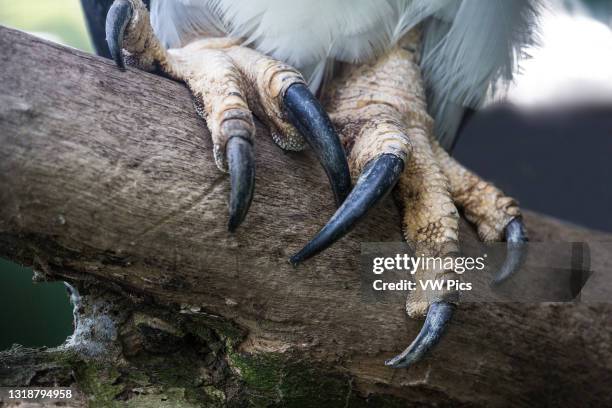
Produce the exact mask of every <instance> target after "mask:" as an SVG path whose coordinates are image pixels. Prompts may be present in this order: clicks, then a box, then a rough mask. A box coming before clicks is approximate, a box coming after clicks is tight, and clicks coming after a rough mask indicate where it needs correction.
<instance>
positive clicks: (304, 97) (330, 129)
mask: <svg viewBox="0 0 612 408" xmlns="http://www.w3.org/2000/svg"><path fill="white" fill-rule="evenodd" d="M283 102H284V105H285V109H286V111H287V112H288V113H289V117H290V119H291V122H292V123H293V124H294V126H295V127H296V128H297V129H298V130H299V131H300V133H301V134H302V136H304V139H306V141H307V142H308V144H309V145H310V147H311V148H312V150H313V151H314V152H315V154H316V156H317V159H318V160H319V162H320V163H321V165H322V166H323V168H324V169H325V172H326V173H327V177H328V178H329V181H330V184H331V187H332V190H333V193H334V198H335V200H336V205H337V206H340V204H341V203H342V202H343V201H344V199H345V198H346V197H347V196H348V195H349V192H350V191H351V174H350V172H349V167H348V162H347V160H346V154H345V153H344V148H343V147H342V143H341V142H340V138H339V137H338V135H337V134H336V131H335V129H334V126H333V125H332V123H331V120H330V119H329V116H328V115H327V113H326V112H325V110H324V109H323V107H322V106H321V104H320V103H319V101H318V100H317V98H316V97H315V96H314V95H313V94H312V93H311V92H310V90H309V89H308V87H307V86H306V85H304V84H302V83H295V84H293V85H291V86H290V87H289V88H287V91H286V92H285V96H284V98H283Z"/></svg>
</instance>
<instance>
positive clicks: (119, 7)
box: [106, 0, 134, 71]
mask: <svg viewBox="0 0 612 408" xmlns="http://www.w3.org/2000/svg"><path fill="white" fill-rule="evenodd" d="M133 12H134V10H133V8H132V4H131V3H130V2H129V1H128V0H115V1H114V2H113V4H112V6H111V7H110V9H108V14H107V15H106V43H107V44H108V49H109V51H110V54H111V56H112V58H113V60H115V63H116V64H117V66H118V67H119V69H121V70H122V71H124V70H125V59H124V58H123V51H122V48H123V37H124V35H125V28H126V27H127V25H128V24H129V23H130V20H131V19H132V15H133Z"/></svg>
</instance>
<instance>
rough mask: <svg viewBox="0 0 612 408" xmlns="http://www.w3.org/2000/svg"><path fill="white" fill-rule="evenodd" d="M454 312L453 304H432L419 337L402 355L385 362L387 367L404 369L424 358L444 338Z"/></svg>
mask: <svg viewBox="0 0 612 408" xmlns="http://www.w3.org/2000/svg"><path fill="white" fill-rule="evenodd" d="M454 311H455V305H453V304H452V303H446V302H435V303H432V304H431V305H430V306H429V310H428V311H427V317H426V318H425V323H424V324H423V327H422V328H421V331H420V332H419V335H418V336H417V337H416V338H415V339H414V341H413V342H412V343H411V344H410V345H409V346H408V347H407V348H406V350H404V351H402V353H401V354H398V355H397V356H395V357H393V358H392V359H390V360H387V361H385V365H386V366H389V367H392V368H404V367H408V366H409V365H411V364H414V363H416V362H417V361H419V360H420V359H421V358H423V356H424V355H425V354H426V353H427V352H428V351H429V350H430V349H431V348H432V347H433V346H435V345H436V343H438V341H440V338H442V335H443V334H444V331H445V330H446V327H447V326H448V323H449V322H450V320H451V318H452V317H453V312H454Z"/></svg>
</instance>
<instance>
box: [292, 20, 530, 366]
mask: <svg viewBox="0 0 612 408" xmlns="http://www.w3.org/2000/svg"><path fill="white" fill-rule="evenodd" d="M410 35H411V34H409V37H410ZM412 35H414V36H415V38H414V39H413V40H412V42H411V41H410V38H409V37H408V40H409V41H408V43H407V44H402V47H397V48H396V49H394V50H392V51H391V52H389V53H388V54H387V55H385V56H383V57H381V58H379V59H378V60H376V61H374V62H372V63H371V64H364V65H361V66H348V67H345V68H346V70H345V72H344V73H343V74H342V75H340V76H339V77H338V78H337V79H336V80H335V82H334V83H332V84H331V86H330V88H329V92H328V93H327V97H326V102H327V104H326V107H327V109H328V112H329V113H330V116H331V117H332V121H333V122H334V124H335V125H336V127H337V128H338V130H339V133H340V135H341V138H342V141H343V143H344V145H345V147H346V149H347V151H348V157H349V166H350V168H351V173H352V175H353V177H354V178H356V179H357V181H356V184H355V188H354V189H353V191H352V192H351V194H350V195H349V197H348V198H347V199H346V201H345V202H344V203H343V204H342V206H341V207H340V208H339V209H338V210H337V212H336V213H335V214H334V216H333V217H332V218H331V220H330V221H329V222H328V223H327V225H325V226H324V227H323V229H322V230H321V231H320V232H319V233H318V234H317V235H316V236H315V237H314V238H313V239H312V240H311V241H310V242H309V243H308V244H307V245H306V246H305V247H304V248H303V249H302V250H301V251H300V252H298V253H297V254H296V255H294V256H293V257H292V259H291V261H292V262H293V263H299V262H302V261H304V260H306V259H308V258H309V257H311V256H313V255H315V254H317V253H318V252H320V251H322V250H324V249H325V248H327V247H328V246H330V245H331V244H332V243H333V242H335V241H336V240H338V239H340V238H341V237H342V236H344V235H345V234H346V233H347V232H348V231H350V229H351V228H352V227H353V226H354V225H355V223H356V222H357V221H358V220H359V219H360V218H361V217H363V216H364V215H365V213H366V212H367V211H368V210H369V208H371V207H372V206H373V205H374V204H375V203H376V202H377V201H378V200H380V199H381V198H382V197H383V196H384V195H386V194H387V193H388V192H389V191H390V190H392V189H393V188H394V186H396V188H395V193H396V194H395V197H396V199H397V201H398V203H399V204H400V206H401V207H402V208H403V222H402V226H403V231H404V235H405V238H406V241H407V242H408V243H409V244H410V246H411V247H412V248H413V249H414V251H415V253H416V254H418V255H419V256H421V255H424V256H426V257H440V258H446V257H454V256H456V255H457V254H458V221H459V212H458V208H462V209H463V210H464V211H465V213H466V215H467V217H468V219H469V220H470V221H472V222H474V223H475V225H476V227H477V228H478V231H479V233H480V236H481V237H482V238H483V239H485V240H494V239H497V238H501V237H503V236H504V234H505V236H506V238H507V240H508V246H509V248H510V249H511V250H510V251H509V252H508V255H509V256H508V258H509V259H511V260H510V261H507V262H506V264H505V265H506V266H505V268H506V269H504V268H502V271H501V272H500V274H499V275H498V279H505V278H507V276H509V275H510V274H511V273H512V268H516V267H517V262H513V261H512V259H514V258H517V257H518V258H520V252H521V249H522V244H523V240H524V239H525V237H524V229H523V226H522V221H521V218H520V212H519V209H518V207H517V206H516V203H515V202H514V200H512V199H510V198H508V197H505V196H504V195H503V194H502V193H501V192H500V191H499V190H497V189H496V188H495V187H493V186H492V185H491V184H488V183H486V182H484V181H482V180H480V179H479V178H478V177H477V176H475V175H474V174H473V173H471V172H469V171H468V170H465V169H464V168H463V167H461V166H460V165H459V164H458V163H457V162H455V161H454V160H453V159H452V158H450V157H449V156H448V155H447V154H446V152H445V151H444V150H443V149H441V148H440V147H439V145H438V144H437V142H436V141H435V138H434V137H433V120H432V119H431V118H430V117H429V115H428V114H427V111H426V102H425V91H424V86H423V80H422V78H421V74H420V69H419V65H418V56H417V55H416V52H417V51H416V50H418V32H415V33H413V34H412ZM458 172H460V173H461V175H460V176H458V175H457V174H456V173H458ZM456 278H457V275H456V274H455V272H454V271H453V270H446V269H443V268H439V269H437V270H436V269H433V270H432V269H429V270H425V269H421V270H419V271H417V273H416V276H415V279H416V280H442V281H444V280H449V279H456ZM417 288H419V286H417ZM457 299H458V294H457V293H456V292H453V291H435V292H431V293H430V292H426V291H422V290H418V289H417V291H416V292H414V293H413V294H412V295H411V296H410V297H409V299H408V301H407V304H406V311H407V312H408V314H409V315H410V316H411V317H417V316H422V315H424V314H425V313H426V314H427V317H426V320H425V324H424V326H423V328H422V329H421V332H420V333H419V335H418V336H417V337H416V339H415V340H414V341H413V342H412V343H411V344H410V346H409V347H408V348H407V349H406V350H405V351H404V352H403V353H401V354H400V355H398V356H396V357H394V358H392V359H390V360H388V361H387V362H386V364H387V365H389V366H391V367H406V366H408V365H410V364H413V363H414V362H416V361H418V360H419V359H421V358H422V357H423V356H424V355H425V353H426V352H427V351H428V350H429V349H430V348H431V347H433V345H435V344H436V343H437V342H438V340H439V339H440V337H441V336H442V334H443V333H444V330H445V327H446V326H447V324H448V323H449V321H450V319H451V316H452V313H453V310H454V308H455V306H454V305H455V304H456V302H457Z"/></svg>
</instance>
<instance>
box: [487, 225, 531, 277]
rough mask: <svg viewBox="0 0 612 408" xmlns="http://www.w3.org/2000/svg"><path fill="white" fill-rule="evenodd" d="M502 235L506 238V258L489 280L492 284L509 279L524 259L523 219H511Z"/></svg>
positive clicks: (525, 240) (524, 232)
mask: <svg viewBox="0 0 612 408" xmlns="http://www.w3.org/2000/svg"><path fill="white" fill-rule="evenodd" d="M504 235H505V239H506V259H505V260H504V263H503V264H502V266H501V268H500V269H499V271H498V272H497V275H496V276H495V278H494V279H493V281H492V282H491V285H492V286H498V285H501V284H502V283H504V282H506V281H507V280H509V279H510V278H511V277H512V276H513V275H514V274H515V273H516V272H517V271H518V270H519V269H520V268H521V266H522V265H523V262H524V261H525V256H526V252H527V251H526V250H527V248H526V243H527V242H528V239H527V233H526V231H525V225H524V223H523V220H522V219H521V218H519V217H517V218H514V219H513V220H511V221H510V222H509V223H508V225H506V228H505V229H504Z"/></svg>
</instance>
